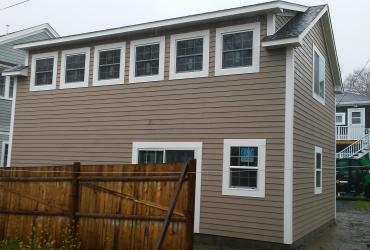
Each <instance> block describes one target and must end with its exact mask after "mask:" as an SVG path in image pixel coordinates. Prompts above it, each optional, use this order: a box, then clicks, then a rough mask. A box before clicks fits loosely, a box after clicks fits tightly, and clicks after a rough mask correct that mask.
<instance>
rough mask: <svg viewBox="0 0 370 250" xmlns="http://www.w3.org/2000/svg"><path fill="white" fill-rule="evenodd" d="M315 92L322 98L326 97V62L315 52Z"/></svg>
mask: <svg viewBox="0 0 370 250" xmlns="http://www.w3.org/2000/svg"><path fill="white" fill-rule="evenodd" d="M314 93H315V94H316V95H317V96H319V97H320V98H322V99H324V97H325V62H324V60H323V59H322V58H321V56H320V55H319V54H318V53H317V52H316V51H315V52H314Z"/></svg>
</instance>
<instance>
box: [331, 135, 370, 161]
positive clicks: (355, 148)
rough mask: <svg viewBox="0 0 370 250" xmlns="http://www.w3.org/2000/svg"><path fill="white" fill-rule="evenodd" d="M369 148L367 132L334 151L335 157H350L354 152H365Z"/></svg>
mask: <svg viewBox="0 0 370 250" xmlns="http://www.w3.org/2000/svg"><path fill="white" fill-rule="evenodd" d="M368 149H369V134H366V135H365V136H363V137H362V138H361V139H359V140H357V141H356V142H354V143H352V144H351V145H349V146H348V147H346V148H345V149H343V150H342V151H340V152H338V153H336V158H338V159H344V158H347V159H349V158H352V157H354V156H355V155H356V154H358V153H360V152H362V151H364V150H366V151H365V153H366V152H368Z"/></svg>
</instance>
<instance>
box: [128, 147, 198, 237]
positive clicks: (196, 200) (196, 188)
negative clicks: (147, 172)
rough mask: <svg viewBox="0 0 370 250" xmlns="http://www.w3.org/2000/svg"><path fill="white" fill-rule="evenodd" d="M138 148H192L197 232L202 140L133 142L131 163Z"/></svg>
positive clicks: (196, 230) (136, 157)
mask: <svg viewBox="0 0 370 250" xmlns="http://www.w3.org/2000/svg"><path fill="white" fill-rule="evenodd" d="M140 149H145V150H149V149H152V150H153V149H167V150H168V149H177V150H194V157H195V158H196V159H197V164H196V170H197V173H196V183H195V207H194V233H199V223H200V192H201V181H202V174H201V173H202V142H133V143H132V163H133V164H137V163H138V155H139V154H138V152H139V150H140Z"/></svg>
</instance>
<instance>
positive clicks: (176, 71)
mask: <svg viewBox="0 0 370 250" xmlns="http://www.w3.org/2000/svg"><path fill="white" fill-rule="evenodd" d="M170 55H171V57H170V76H169V78H170V80H172V79H183V78H195V77H206V76H208V68H209V30H203V31H196V32H190V33H185V34H176V35H172V36H171V47H170Z"/></svg>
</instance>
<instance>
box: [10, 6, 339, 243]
mask: <svg viewBox="0 0 370 250" xmlns="http://www.w3.org/2000/svg"><path fill="white" fill-rule="evenodd" d="M15 48H17V49H21V50H24V51H25V52H26V53H27V55H28V58H29V60H28V64H27V65H26V66H27V67H26V68H24V69H22V70H21V71H22V72H23V73H24V74H21V71H20V70H19V69H15V70H8V71H7V74H8V75H12V76H16V77H17V81H16V83H15V84H16V102H15V121H14V132H13V136H12V138H11V140H10V141H11V147H10V150H11V161H10V162H11V166H39V165H50V164H51V165H52V164H71V163H72V162H73V161H81V162H82V163H106V164H109V163H127V162H132V163H159V162H160V163H163V162H164V163H165V162H179V161H180V162H181V161H186V160H188V159H192V158H195V159H196V160H197V174H196V175H197V176H196V195H195V215H194V217H195V219H194V232H195V233H196V239H197V240H202V241H203V242H207V243H208V244H217V246H218V247H223V246H232V245H238V246H239V247H245V246H247V245H246V244H251V242H253V244H255V246H257V245H258V246H259V247H262V248H263V247H264V249H266V245H264V244H266V242H268V244H269V245H268V247H271V246H272V244H275V245H276V246H277V247H287V246H291V245H295V244H299V242H301V241H303V240H304V239H305V236H307V235H309V234H310V233H313V232H315V231H316V230H318V229H320V228H321V227H324V226H326V225H328V224H330V223H332V222H333V221H334V219H335V178H334V177H335V147H334V145H335V127H334V124H335V93H340V92H341V84H342V83H341V76H340V69H339V66H338V60H337V54H336V47H335V42H334V37H333V31H332V27H331V20H330V14H329V9H328V6H327V5H321V6H312V7H308V6H303V5H298V4H293V3H288V2H283V1H273V2H268V3H263V4H257V5H250V6H245V7H239V8H234V9H227V10H221V11H216V12H210V13H204V14H199V15H192V16H186V17H179V18H174V19H168V20H163V21H157V22H151V23H144V24H138V25H132V26H126V27H120V28H114V29H109V30H102V31H96V32H91V33H84V34H77V35H72V36H66V37H60V38H56V39H51V40H47V41H39V42H31V43H26V44H20V45H17V46H15ZM120 233H124V232H120Z"/></svg>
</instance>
